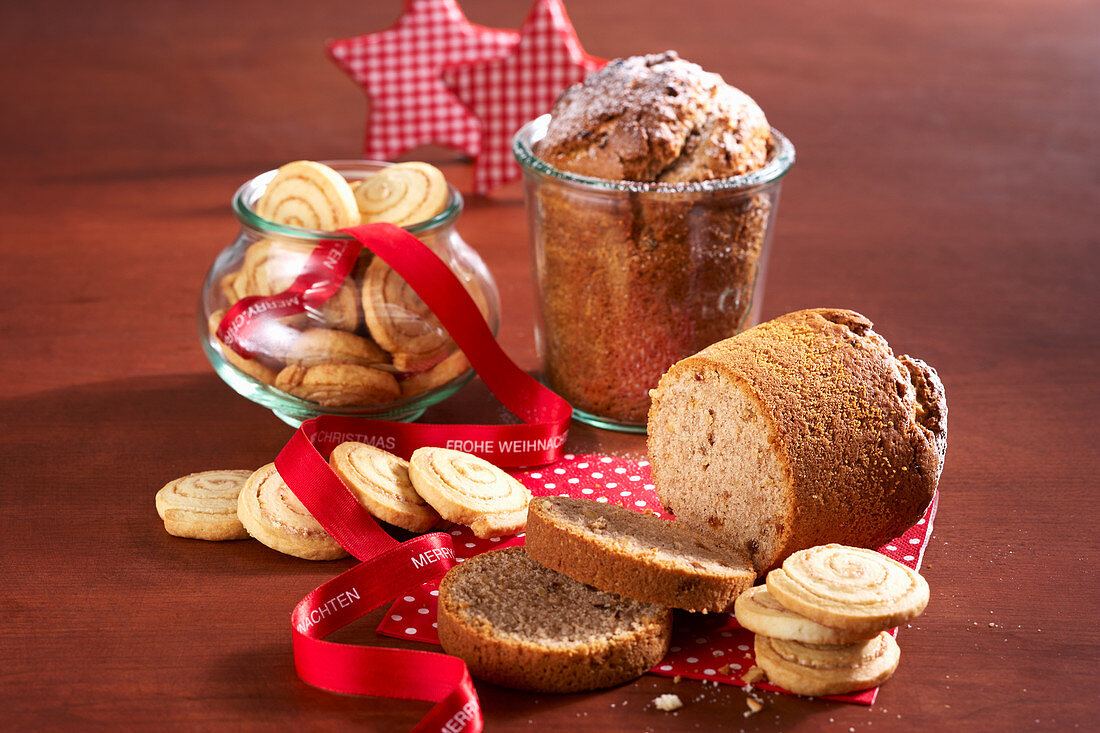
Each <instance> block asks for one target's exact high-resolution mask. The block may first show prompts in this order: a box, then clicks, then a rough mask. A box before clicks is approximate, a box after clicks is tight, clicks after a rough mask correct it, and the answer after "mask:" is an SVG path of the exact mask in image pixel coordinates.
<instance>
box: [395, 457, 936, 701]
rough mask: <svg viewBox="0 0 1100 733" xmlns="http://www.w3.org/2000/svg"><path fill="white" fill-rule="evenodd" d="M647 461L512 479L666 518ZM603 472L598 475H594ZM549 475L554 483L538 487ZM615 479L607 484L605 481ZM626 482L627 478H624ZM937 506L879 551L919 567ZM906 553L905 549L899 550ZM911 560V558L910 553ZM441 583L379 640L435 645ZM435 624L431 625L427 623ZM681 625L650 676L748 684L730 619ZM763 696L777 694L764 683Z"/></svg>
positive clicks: (409, 604) (739, 637)
mask: <svg viewBox="0 0 1100 733" xmlns="http://www.w3.org/2000/svg"><path fill="white" fill-rule="evenodd" d="M648 466H649V463H648V461H628V460H625V459H621V458H612V457H610V456H591V455H590V456H576V457H570V458H567V459H564V460H562V461H561V462H559V463H558V464H557V465H555V466H552V467H546V468H542V469H541V470H539V471H534V472H530V473H524V472H519V471H514V472H512V473H513V475H514V476H515V477H516V478H518V479H519V480H520V481H521V482H522V483H523V484H524V485H525V486H527V488H528V489H530V490H531V492H532V494H534V495H535V496H554V495H561V496H574V497H585V498H589V499H595V500H596V501H598V502H600V503H614V504H618V505H619V506H625V507H627V508H628V509H632V510H634V511H639V512H641V511H646V510H652V511H654V512H657V513H663V507H662V506H661V502H660V499H659V498H658V496H657V493H656V488H655V486H654V485H653V483H650V475H649V468H648ZM597 469H598V470H597ZM547 475H552V476H554V478H555V480H554V481H551V482H544V481H541V480H540V479H542V478H543V477H544V476H547ZM608 475H611V476H613V477H614V478H615V479H616V480H614V481H605V480H604V479H605V478H606V477H607V476H608ZM620 477H622V478H620ZM620 480H624V481H629V482H630V483H629V484H628V486H629V490H627V489H626V487H622V488H620V486H619V483H618V481H620ZM938 501H939V497H938V496H937V497H936V498H935V499H934V500H933V502H932V506H930V507H929V509H928V512H927V513H926V514H925V518H924V520H922V521H921V522H919V523H917V524H916V525H914V526H913V527H911V528H910V529H909V530H907V531H906V532H905V533H904V534H902V536H901V537H898V538H896V539H894V540H892V541H891V542H890V544H888V545H885V546H884V547H882V548H880V549H879V552H881V553H882V554H884V555H886V556H887V557H890V558H892V559H894V560H897V561H898V562H900V563H902V564H904V565H906V566H908V567H911V568H913V569H919V567H920V560H921V557H922V556H923V552H924V548H925V547H926V546H927V543H928V538H929V536H930V534H931V532H932V524H933V522H932V520H933V518H934V516H935V511H936V507H937V504H938ZM450 533H451V535H453V536H454V538H455V539H454V549H455V554H456V558H455V559H456V561H457V562H462V561H463V560H465V559H466V558H469V557H473V556H474V555H477V554H480V553H481V552H484V551H486V550H489V549H494V548H497V547H508V546H513V545H520V544H522V543H523V535H522V533H521V534H519V535H517V536H516V537H503V538H502V537H493V538H491V539H488V540H483V539H480V538H477V537H475V536H474V534H473V533H472V532H471V531H470V530H469V529H468V528H466V527H461V528H458V529H452V530H450ZM902 548H904V549H902ZM906 553H908V554H906ZM437 587H438V582H433V583H429V584H425V585H424V586H421V587H419V588H417V589H415V590H413V591H410V592H409V593H408V595H405V596H402V597H401V598H399V599H398V600H397V601H396V602H395V603H394V604H393V605H392V606H391V608H390V612H389V615H387V616H385V617H384V619H383V621H382V623H381V625H380V626H379V627H378V631H379V633H382V634H386V635H389V636H396V637H399V638H405V639H413V640H416V641H424V642H429V643H438V637H437V635H436V632H435V628H436V618H435V617H436V605H437V597H438V595H439V591H438V590H436V588H437ZM406 618H417V619H418V621H417V626H416V627H413V626H409V625H407V623H408V622H405V623H402V621H403V620H404V619H406ZM428 622H430V624H429V623H428ZM677 624H678V626H677V627H676V628H675V629H674V630H673V644H672V646H671V647H670V649H669V654H668V656H667V657H665V659H664V660H662V663H661V664H660V665H659V666H658V667H656V668H654V669H653V670H652V673H653V674H658V675H663V676H669V677H671V676H674V675H680V676H681V677H684V678H688V679H709V680H713V681H715V682H723V683H727V684H739V685H740V684H744V682H743V681H742V680H741V678H740V675H741V673H742V670H747V669H750V668H751V667H752V666H753V665H754V664H755V660H754V658H753V653H752V641H753V640H752V634H751V633H750V632H748V631H745V630H744V629H742V628H741V627H740V626H738V624H737V621H736V620H734V618H733V616H732V614H707V615H705V616H704V615H696V616H687V617H685V619H684V620H683V621H681V619H680V618H679V617H677ZM759 686H762V687H763V688H765V689H777V688H774V687H771V686H770V685H768V684H767V683H764V684H763V685H759ZM876 692H877V690H867V691H864V692H858V693H852V694H849V695H841V696H835V697H834V698H833V699H839V700H845V701H848V702H856V703H862V704H865V705H869V704H871V703H872V702H873V701H874V697H875V694H876Z"/></svg>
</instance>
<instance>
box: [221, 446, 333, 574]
mask: <svg viewBox="0 0 1100 733" xmlns="http://www.w3.org/2000/svg"><path fill="white" fill-rule="evenodd" d="M237 516H238V517H240V520H241V524H243V525H244V528H245V529H246V530H248V533H249V534H250V535H252V536H253V537H255V538H256V539H258V540H259V541H260V542H262V543H263V544H265V545H267V546H268V547H270V548H271V549H273V550H278V551H279V552H281V553H283V554H286V555H293V556H294V557H300V558H303V559H306V560H335V559H337V558H341V557H344V556H345V555H347V553H346V552H344V548H342V547H341V546H340V545H339V544H338V543H337V542H336V540H334V539H332V537H330V536H329V534H328V533H327V532H325V530H324V528H323V527H322V526H321V525H320V523H319V522H318V521H317V520H316V519H314V518H313V515H312V514H310V513H309V510H307V509H306V508H305V506H303V505H302V502H300V501H299V500H298V497H296V496H295V495H294V492H292V491H291V490H290V487H289V486H287V485H286V482H285V481H283V478H282V476H280V475H279V472H278V471H276V470H275V464H274V463H269V464H267V465H266V466H263V467H262V468H260V469H258V470H257V471H255V472H254V473H253V474H252V475H251V476H249V477H248V481H246V482H245V485H244V488H243V489H241V494H240V496H239V497H238V500H237Z"/></svg>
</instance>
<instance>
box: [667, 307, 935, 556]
mask: <svg viewBox="0 0 1100 733" xmlns="http://www.w3.org/2000/svg"><path fill="white" fill-rule="evenodd" d="M871 325H872V324H871V322H870V321H869V320H867V319H866V318H864V317H863V316H861V315H860V314H858V313H854V312H852V311H847V310H836V309H824V308H822V309H814V310H804V311H798V312H796V313H790V314H787V315H785V316H781V317H780V318H776V319H775V320H773V321H768V322H767V323H762V324H760V325H759V326H756V327H755V328H752V329H749V330H748V331H745V332H744V333H741V334H739V335H737V336H735V337H733V338H730V339H727V340H725V341H720V342H718V343H716V344H714V345H712V346H709V347H707V348H706V349H704V350H703V351H701V352H699V353H698V354H696V355H694V356H691V357H688V358H687V359H684V360H683V361H680V362H677V363H676V364H674V365H673V366H672V367H671V368H670V369H669V370H668V372H666V373H665V375H664V376H663V377H662V378H661V381H660V384H659V385H658V386H657V388H656V389H655V390H653V392H652V398H653V400H652V406H651V408H650V411H649V426H648V433H649V456H650V461H651V463H652V466H653V480H654V483H655V484H656V487H657V493H658V495H659V496H660V497H661V501H662V502H663V503H664V504H665V506H666V507H667V508H668V509H669V510H670V511H671V512H672V513H674V514H675V515H676V518H677V519H678V520H679V521H681V522H684V523H686V524H688V525H689V526H692V527H694V528H696V529H699V530H701V531H705V532H708V533H710V534H713V535H714V536H716V537H719V538H721V539H723V540H725V541H726V542H728V543H729V544H731V545H732V546H733V547H735V548H737V549H739V550H743V551H744V552H746V553H747V554H748V555H749V556H750V557H751V558H752V562H753V564H754V565H755V567H756V570H757V572H759V573H763V572H764V571H766V570H768V569H770V568H773V567H775V566H777V565H778V564H779V563H781V562H782V561H783V559H784V558H785V557H787V556H788V555H790V554H791V553H793V552H795V551H797V550H801V549H805V548H808V547H813V546H814V545H821V544H827V543H830V542H837V543H841V544H845V545H855V546H859V547H878V546H880V545H881V544H882V543H884V542H886V541H887V540H889V539H891V538H893V537H897V536H898V535H899V534H901V533H902V532H903V531H904V530H905V529H907V528H908V527H910V526H911V525H912V524H914V523H915V522H916V521H917V520H918V519H920V518H921V515H922V514H923V512H924V510H925V509H926V508H927V506H928V503H929V502H930V501H931V500H932V496H933V493H934V492H935V489H936V483H937V481H938V480H939V475H940V471H941V469H942V467H943V461H944V453H945V451H946V449H947V402H946V399H945V397H944V391H943V385H942V384H941V383H940V380H939V378H938V377H937V375H936V371H935V370H934V369H932V368H931V367H930V366H928V365H927V364H925V363H924V362H922V361H920V360H918V359H913V358H910V357H908V356H902V357H900V358H896V357H895V356H894V354H893V352H892V351H891V349H890V347H889V345H888V344H887V343H886V341H885V340H884V339H883V338H882V337H881V336H879V335H878V334H877V333H875V332H874V331H873V330H871Z"/></svg>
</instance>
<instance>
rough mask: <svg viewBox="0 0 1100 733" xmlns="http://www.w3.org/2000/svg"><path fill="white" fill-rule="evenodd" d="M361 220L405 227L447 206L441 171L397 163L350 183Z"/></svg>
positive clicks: (417, 165) (430, 216)
mask: <svg viewBox="0 0 1100 733" xmlns="http://www.w3.org/2000/svg"><path fill="white" fill-rule="evenodd" d="M352 189H353V191H354V194H355V202H356V204H357V205H358V207H359V213H360V216H361V217H362V221H363V222H364V223H367V222H371V223H373V222H389V223H390V224H396V225H397V226H409V225H412V224H418V223H420V222H423V221H427V220H429V219H431V218H432V217H433V216H435V215H437V214H439V213H440V212H441V211H443V209H445V208H446V206H447V200H448V198H449V197H450V189H449V188H448V186H447V181H446V179H445V178H444V177H443V173H442V172H440V170H439V169H438V168H436V167H435V166H432V165H428V164H427V163H397V164H396V165H391V166H389V167H387V168H383V169H382V170H380V171H378V172H377V173H375V174H374V175H372V176H371V177H370V178H366V179H364V180H362V181H359V182H357V183H355V184H352Z"/></svg>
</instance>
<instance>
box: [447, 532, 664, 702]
mask: <svg viewBox="0 0 1100 733" xmlns="http://www.w3.org/2000/svg"><path fill="white" fill-rule="evenodd" d="M438 624H439V641H440V644H442V645H443V649H444V651H446V652H447V653H448V654H453V655H455V656H458V657H460V658H461V659H463V660H464V661H465V662H466V664H467V666H468V667H469V669H470V673H471V674H472V675H473V676H475V677H477V678H479V679H484V680H487V681H489V682H493V683H495V684H498V685H503V686H505V687H512V688H515V689H520V690H530V691H535V692H580V691H583V690H594V689H598V688H602V687H610V686H612V685H618V684H621V683H623V682H626V681H628V680H631V679H634V678H636V677H638V676H640V675H642V674H644V673H645V672H646V671H648V670H649V669H651V668H652V667H653V666H654V665H655V664H657V662H659V661H660V660H661V659H662V658H663V657H664V655H665V653H666V652H667V651H668V645H669V639H670V637H671V634H672V612H671V611H670V610H669V609H667V608H664V607H661V606H657V605H654V604H651V603H643V602H641V601H634V600H630V599H627V598H623V597H622V596H619V595H616V594H614V593H607V592H605V591H601V590H597V589H595V588H592V587H591V586H587V585H584V584H583V583H578V582H577V581H575V580H572V579H571V578H569V577H567V576H565V575H562V574H561V573H558V572H556V571H554V570H550V569H549V568H546V567H544V566H542V565H540V564H539V563H537V562H535V561H534V560H533V559H531V557H530V556H529V555H528V554H527V553H526V552H525V551H524V550H523V548H522V547H508V548H504V549H500V550H491V551H489V552H486V553H483V554H481V555H477V556H475V557H472V558H470V559H469V560H467V561H465V562H464V563H462V564H461V565H457V566H455V567H453V568H451V570H450V571H448V573H447V575H445V576H444V578H443V581H442V582H441V584H440V586H439V617H438Z"/></svg>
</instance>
